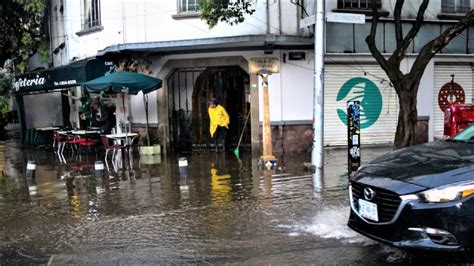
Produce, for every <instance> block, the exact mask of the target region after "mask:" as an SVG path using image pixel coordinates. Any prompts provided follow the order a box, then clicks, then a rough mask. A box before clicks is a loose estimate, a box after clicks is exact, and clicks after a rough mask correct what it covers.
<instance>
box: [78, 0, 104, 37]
mask: <svg viewBox="0 0 474 266" xmlns="http://www.w3.org/2000/svg"><path fill="white" fill-rule="evenodd" d="M100 25H101V22H100V0H82V30H88V29H91V28H94V27H97V26H100Z"/></svg>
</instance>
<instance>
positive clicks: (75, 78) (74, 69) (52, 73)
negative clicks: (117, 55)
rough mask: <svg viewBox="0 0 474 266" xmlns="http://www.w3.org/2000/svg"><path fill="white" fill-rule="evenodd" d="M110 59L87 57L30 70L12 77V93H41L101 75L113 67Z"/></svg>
mask: <svg viewBox="0 0 474 266" xmlns="http://www.w3.org/2000/svg"><path fill="white" fill-rule="evenodd" d="M113 67H114V64H113V62H111V61H104V60H102V59H89V60H82V61H78V62H74V63H72V64H69V65H65V66H60V67H56V68H51V69H46V70H41V71H35V72H30V73H27V74H23V75H19V76H16V77H15V78H14V79H13V94H15V95H21V94H28V93H42V92H48V91H53V90H58V89H62V88H68V87H72V86H79V85H81V84H82V83H83V82H86V81H88V80H92V79H95V78H97V77H100V76H103V75H104V74H105V73H107V72H110V71H111V69H113Z"/></svg>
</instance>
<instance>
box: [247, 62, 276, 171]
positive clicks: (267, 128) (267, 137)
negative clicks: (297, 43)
mask: <svg viewBox="0 0 474 266" xmlns="http://www.w3.org/2000/svg"><path fill="white" fill-rule="evenodd" d="M249 72H250V73H251V74H257V75H258V76H260V77H261V78H262V83H263V88H262V89H263V91H262V94H263V128H262V135H263V155H262V156H261V157H260V162H261V163H262V164H263V165H265V166H266V167H267V168H268V169H271V168H274V167H275V166H276V162H277V159H276V157H275V156H273V149H272V131H271V125H270V98H269V93H268V76H270V75H271V74H273V73H278V72H279V60H278V59H277V58H271V57H262V58H251V59H250V64H249Z"/></svg>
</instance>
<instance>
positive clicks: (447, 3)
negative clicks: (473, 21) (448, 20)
mask: <svg viewBox="0 0 474 266" xmlns="http://www.w3.org/2000/svg"><path fill="white" fill-rule="evenodd" d="M470 9H471V3H470V0H441V12H443V13H451V14H455V13H467V12H468V11H469V10H470Z"/></svg>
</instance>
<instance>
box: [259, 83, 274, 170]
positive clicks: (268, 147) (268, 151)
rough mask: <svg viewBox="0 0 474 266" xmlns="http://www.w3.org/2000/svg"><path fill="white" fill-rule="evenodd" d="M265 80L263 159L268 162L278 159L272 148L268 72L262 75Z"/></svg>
mask: <svg viewBox="0 0 474 266" xmlns="http://www.w3.org/2000/svg"><path fill="white" fill-rule="evenodd" d="M260 76H261V77H262V80H263V132H262V133H263V156H262V158H261V160H262V161H263V162H264V163H265V164H266V163H267V162H268V161H270V162H271V163H272V164H273V163H274V161H276V158H275V156H273V154H272V153H273V150H272V131H271V126H270V99H269V96H268V74H261V75H260Z"/></svg>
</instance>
